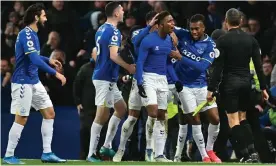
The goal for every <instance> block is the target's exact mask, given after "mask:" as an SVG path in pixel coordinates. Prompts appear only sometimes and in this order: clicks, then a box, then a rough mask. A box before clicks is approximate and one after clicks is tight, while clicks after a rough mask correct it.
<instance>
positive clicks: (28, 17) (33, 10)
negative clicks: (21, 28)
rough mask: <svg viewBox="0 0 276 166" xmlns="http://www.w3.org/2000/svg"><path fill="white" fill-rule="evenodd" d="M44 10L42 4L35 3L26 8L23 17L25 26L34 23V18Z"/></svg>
mask: <svg viewBox="0 0 276 166" xmlns="http://www.w3.org/2000/svg"><path fill="white" fill-rule="evenodd" d="M42 10H45V7H44V5H43V4H42V3H36V4H33V5H31V6H29V7H28V9H27V10H26V11H25V14H24V17H23V23H24V24H25V25H30V24H31V23H33V22H34V21H35V16H38V17H39V16H40V15H41V11H42Z"/></svg>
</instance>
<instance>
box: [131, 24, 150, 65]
mask: <svg viewBox="0 0 276 166" xmlns="http://www.w3.org/2000/svg"><path fill="white" fill-rule="evenodd" d="M150 29H151V27H150V26H147V27H145V28H142V29H138V30H136V31H134V32H132V34H131V42H132V44H133V46H134V51H135V55H134V56H135V57H134V59H135V62H136V61H137V57H138V55H139V47H140V44H141V42H142V40H143V39H144V37H146V36H147V35H148V34H149V33H150Z"/></svg>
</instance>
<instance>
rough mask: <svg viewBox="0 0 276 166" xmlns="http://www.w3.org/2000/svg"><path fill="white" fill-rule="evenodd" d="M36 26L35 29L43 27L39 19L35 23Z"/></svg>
mask: <svg viewBox="0 0 276 166" xmlns="http://www.w3.org/2000/svg"><path fill="white" fill-rule="evenodd" d="M36 26H37V29H42V28H44V24H43V23H41V22H40V21H38V22H37V23H36Z"/></svg>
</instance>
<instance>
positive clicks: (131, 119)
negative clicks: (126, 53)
mask: <svg viewBox="0 0 276 166" xmlns="http://www.w3.org/2000/svg"><path fill="white" fill-rule="evenodd" d="M156 16H157V13H156V12H153V11H150V12H148V13H147V15H146V22H147V27H145V28H142V29H138V30H135V31H133V33H132V38H131V41H132V43H133V46H134V50H135V52H134V60H137V55H138V50H139V46H140V43H141V41H142V39H143V38H144V37H145V36H146V35H148V34H149V33H150V32H151V31H154V30H156V26H155V25H156V24H155V22H156ZM128 102H129V103H128V106H129V116H128V118H127V119H126V121H125V122H124V124H123V126H122V132H121V138H120V145H119V148H118V151H117V153H116V155H115V156H114V158H113V161H115V162H120V161H121V160H122V157H123V155H124V152H125V146H126V142H127V140H128V138H129V137H130V135H131V133H132V131H133V127H134V125H135V123H136V121H137V119H138V118H139V115H140V110H141V107H142V101H141V96H140V95H139V93H138V87H137V81H136V79H135V75H134V79H133V80H132V88H131V92H130V95H129V100H128ZM154 121H155V119H153V118H151V117H148V120H147V124H146V141H147V147H146V155H145V160H146V161H153V154H152V145H151V142H152V132H149V131H152V128H153V124H154ZM149 128H150V129H149Z"/></svg>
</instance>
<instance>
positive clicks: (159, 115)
mask: <svg viewBox="0 0 276 166" xmlns="http://www.w3.org/2000/svg"><path fill="white" fill-rule="evenodd" d="M165 118H166V110H158V113H157V120H165Z"/></svg>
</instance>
